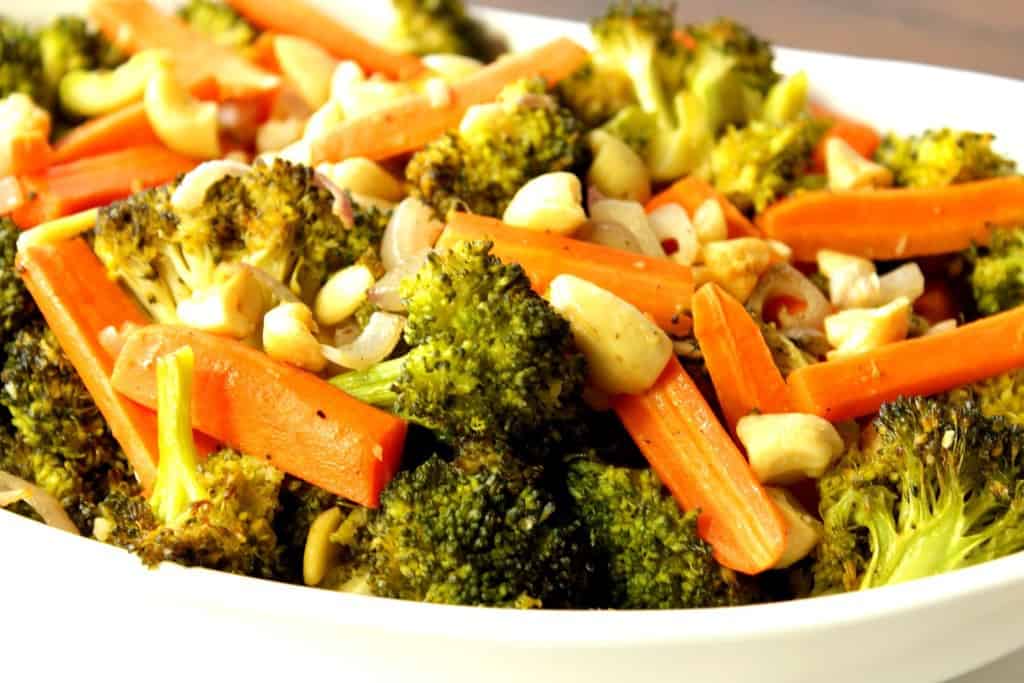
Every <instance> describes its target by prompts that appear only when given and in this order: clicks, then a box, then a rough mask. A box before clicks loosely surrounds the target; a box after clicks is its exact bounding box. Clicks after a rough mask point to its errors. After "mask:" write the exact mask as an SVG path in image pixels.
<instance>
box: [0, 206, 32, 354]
mask: <svg viewBox="0 0 1024 683" xmlns="http://www.w3.org/2000/svg"><path fill="white" fill-rule="evenodd" d="M20 233H21V231H20V230H19V229H18V226H16V225H15V224H14V221H12V220H11V219H10V218H9V217H7V216H3V217H0V358H2V357H3V348H4V347H5V346H6V345H7V343H8V342H9V341H10V340H11V339H12V338H13V336H14V334H15V333H16V332H17V331H18V330H20V329H21V328H22V327H24V326H25V325H26V323H28V322H29V321H31V320H32V319H33V318H35V317H38V309H37V308H36V305H35V302H34V301H33V300H32V296H31V295H30V294H29V293H28V290H27V289H26V288H25V283H24V282H22V280H21V277H20V276H19V275H18V270H17V268H16V266H15V258H16V257H17V255H18V235H19V234H20Z"/></svg>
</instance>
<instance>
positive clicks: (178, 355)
mask: <svg viewBox="0 0 1024 683" xmlns="http://www.w3.org/2000/svg"><path fill="white" fill-rule="evenodd" d="M194 372H195V354H194V353H193V352H192V349H191V347H188V346H185V347H182V348H180V349H178V350H177V351H175V352H174V353H170V354H167V355H166V356H163V357H161V358H159V359H157V362H156V376H157V436H158V444H159V448H160V464H159V465H158V467H157V474H156V483H155V484H154V485H153V495H152V496H151V497H150V499H149V504H150V506H151V507H152V508H153V513H154V514H155V515H156V517H157V518H158V519H159V520H160V521H161V522H162V523H163V524H167V525H170V524H173V522H174V521H175V520H176V519H178V518H179V517H180V516H181V515H182V514H184V513H185V512H187V511H188V508H189V507H190V506H191V505H192V504H193V503H195V502H198V501H200V500H205V499H207V498H209V492H208V491H207V490H206V487H205V486H204V485H203V483H202V482H201V481H200V479H199V454H198V452H197V451H196V444H195V441H194V440H193V436H192V379H193V374H194Z"/></svg>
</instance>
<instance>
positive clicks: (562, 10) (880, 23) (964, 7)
mask: <svg viewBox="0 0 1024 683" xmlns="http://www.w3.org/2000/svg"><path fill="white" fill-rule="evenodd" d="M479 4H482V5H490V6H492V7H501V8H504V9H516V10H521V11H525V12H536V13H538V14H547V15H550V16H560V17H565V18H571V19H580V20H583V19H588V18H590V17H591V16H593V15H595V14H599V13H601V12H603V11H604V9H605V7H607V5H608V2H607V0H483V1H482V2H480V3H479ZM678 6H679V16H680V18H681V19H683V20H684V21H702V20H705V19H711V18H713V17H716V16H722V15H724V16H729V17H733V18H736V19H738V20H740V21H743V22H744V23H746V24H749V25H750V26H751V27H752V28H753V29H754V31H755V32H757V33H759V34H761V35H763V36H764V37H766V38H768V39H769V40H771V41H772V42H775V43H779V44H780V45H786V46H789V47H801V48H805V49H809V50H825V51H829V52H842V53H846V54H853V55H860V56H864V57H884V58H889V59H903V60H908V61H914V62H925V63H929V64H939V65H942V66H952V67H958V68H961V69H973V70H976V71H985V72H989V73H994V74H999V75H1002V76H1012V77H1015V78H1024V0H974V1H966V2H965V1H964V0H771V1H769V2H766V1H765V0H681V1H680V2H679V3H678Z"/></svg>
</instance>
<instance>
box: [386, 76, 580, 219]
mask: <svg viewBox="0 0 1024 683" xmlns="http://www.w3.org/2000/svg"><path fill="white" fill-rule="evenodd" d="M544 91H545V86H544V84H543V81H540V80H536V81H528V82H521V83H518V84H513V85H511V86H509V87H507V88H506V89H505V90H504V91H502V94H501V95H500V96H499V98H498V102H497V103H496V104H493V105H483V106H481V107H477V108H473V109H471V110H470V112H469V114H467V117H466V118H465V119H463V123H462V126H461V127H460V128H459V130H456V131H451V132H449V133H447V134H445V135H444V136H443V137H441V138H439V139H437V140H435V141H433V142H431V143H430V144H428V145H427V146H426V147H425V148H423V149H422V150H420V151H419V152H417V153H416V154H415V155H413V157H412V159H411V160H410V161H409V164H408V166H407V167H406V171H405V175H406V179H407V180H408V182H409V185H410V190H411V192H412V194H413V196H416V197H419V198H420V199H422V200H423V201H424V202H425V203H427V204H429V205H430V206H431V207H433V208H434V210H435V211H436V212H437V213H438V214H439V215H441V216H446V215H447V214H448V212H449V211H453V210H468V211H471V212H473V213H477V214H482V215H485V216H495V217H501V215H502V214H503V213H504V212H505V208H506V207H507V206H508V203H509V202H510V201H511V200H512V197H513V196H514V195H515V193H516V192H517V191H518V190H519V188H520V187H522V186H523V185H525V184H526V182H527V181H529V180H531V179H532V178H535V177H537V176H539V175H543V174H545V173H552V172H555V171H565V170H570V169H573V168H576V167H577V166H579V165H580V163H581V161H582V159H583V158H584V154H585V151H586V146H585V145H584V143H583V126H582V124H581V123H580V122H579V121H578V120H577V119H576V117H575V116H573V114H572V112H570V111H569V110H568V109H565V108H563V107H560V106H559V105H558V104H557V102H556V101H555V100H554V99H553V98H551V97H549V96H547V95H546V94H544Z"/></svg>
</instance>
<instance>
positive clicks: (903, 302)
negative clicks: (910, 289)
mask: <svg viewBox="0 0 1024 683" xmlns="http://www.w3.org/2000/svg"><path fill="white" fill-rule="evenodd" d="M910 312H911V307H910V300H909V299H907V298H905V297H899V298H898V299H895V300H894V301H892V302H890V303H888V304H886V305H884V306H880V307H878V308H851V309H848V310H845V311H840V312H839V313H835V314H833V315H830V316H828V317H827V318H825V337H826V338H827V339H828V342H829V344H831V345H832V347H833V348H834V350H833V351H829V353H828V359H829V360H833V359H835V358H845V357H848V356H855V355H858V354H861V353H864V352H866V351H870V350H872V349H877V348H878V347H880V346H884V345H885V344H890V343H892V342H896V341H900V340H902V339H906V337H907V332H908V330H909V329H910Z"/></svg>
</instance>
